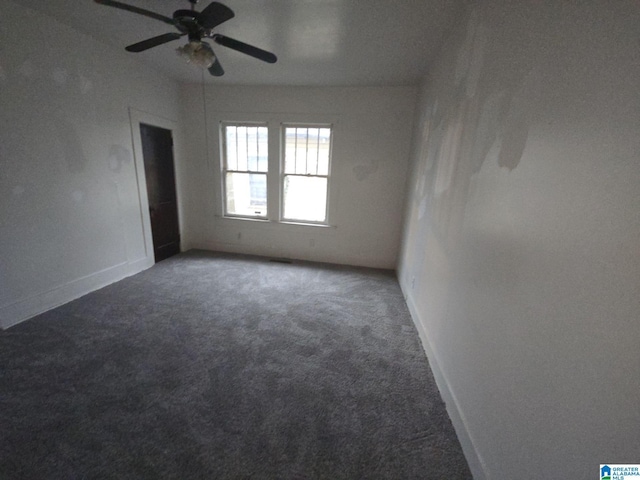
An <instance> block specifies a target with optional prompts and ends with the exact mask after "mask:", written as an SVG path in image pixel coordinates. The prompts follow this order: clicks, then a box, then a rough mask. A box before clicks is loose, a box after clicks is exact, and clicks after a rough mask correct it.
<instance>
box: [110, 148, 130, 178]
mask: <svg viewBox="0 0 640 480" xmlns="http://www.w3.org/2000/svg"><path fill="white" fill-rule="evenodd" d="M132 158H133V157H132V155H131V151H130V150H129V149H127V148H125V147H123V146H122V145H111V146H109V156H108V157H107V165H108V166H109V170H111V171H112V172H113V173H120V171H121V170H122V167H123V165H127V164H129V163H131V161H132Z"/></svg>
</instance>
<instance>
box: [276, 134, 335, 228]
mask: <svg viewBox="0 0 640 480" xmlns="http://www.w3.org/2000/svg"><path fill="white" fill-rule="evenodd" d="M283 135H284V166H283V173H282V219H283V220H285V221H294V222H310V223H326V222H327V197H328V185H329V171H330V163H331V162H330V160H331V125H313V126H311V125H283Z"/></svg>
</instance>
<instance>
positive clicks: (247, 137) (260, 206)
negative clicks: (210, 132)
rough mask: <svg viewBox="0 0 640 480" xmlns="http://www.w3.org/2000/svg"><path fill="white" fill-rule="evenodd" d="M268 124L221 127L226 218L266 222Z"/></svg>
mask: <svg viewBox="0 0 640 480" xmlns="http://www.w3.org/2000/svg"><path fill="white" fill-rule="evenodd" d="M268 137H269V135H268V128H267V125H266V124H240V123H234V124H231V123H228V124H223V125H222V141H223V148H222V155H223V178H224V203H225V215H231V216H240V217H252V218H267V171H268V169H269V154H268V151H269V142H268Z"/></svg>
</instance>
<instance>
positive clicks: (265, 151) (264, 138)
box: [258, 127, 269, 172]
mask: <svg viewBox="0 0 640 480" xmlns="http://www.w3.org/2000/svg"><path fill="white" fill-rule="evenodd" d="M268 169H269V132H268V129H267V127H258V171H259V172H266V171H267V170H268Z"/></svg>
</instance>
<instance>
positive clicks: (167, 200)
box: [140, 123, 180, 262]
mask: <svg viewBox="0 0 640 480" xmlns="http://www.w3.org/2000/svg"><path fill="white" fill-rule="evenodd" d="M140 138H141V140H142V157H143V161H144V173H145V179H146V183H147V197H148V199H149V217H150V221H151V236H152V238H153V254H154V258H155V261H156V262H160V261H162V260H164V259H166V258H169V257H171V256H173V255H176V254H178V253H180V223H179V218H178V196H177V194H176V175H175V166H174V159H173V136H172V133H171V130H168V129H166V128H161V127H156V126H153V125H148V124H145V123H140Z"/></svg>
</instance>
